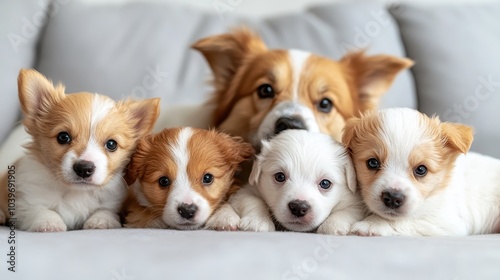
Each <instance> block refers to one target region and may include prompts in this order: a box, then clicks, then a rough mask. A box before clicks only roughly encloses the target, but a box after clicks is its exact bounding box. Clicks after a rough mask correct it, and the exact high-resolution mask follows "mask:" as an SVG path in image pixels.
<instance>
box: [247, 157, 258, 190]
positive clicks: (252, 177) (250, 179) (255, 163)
mask: <svg viewBox="0 0 500 280" xmlns="http://www.w3.org/2000/svg"><path fill="white" fill-rule="evenodd" d="M260 162H261V159H260V156H256V157H255V159H254V161H253V165H252V171H251V172H250V176H249V177H248V183H250V185H252V186H255V185H257V183H258V182H259V177H260V171H261V168H260Z"/></svg>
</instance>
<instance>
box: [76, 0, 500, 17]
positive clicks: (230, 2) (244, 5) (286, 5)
mask: <svg viewBox="0 0 500 280" xmlns="http://www.w3.org/2000/svg"><path fill="white" fill-rule="evenodd" d="M80 1H82V2H87V3H89V4H92V5H102V4H109V3H113V4H122V3H127V2H133V1H143V0H80ZM145 1H149V2H170V3H181V4H182V5H189V6H193V7H197V8H200V9H204V10H208V11H214V12H215V11H216V9H228V10H230V11H231V12H234V13H235V14H240V15H249V16H269V15H274V14H283V13H290V12H295V11H301V10H303V9H304V8H305V7H308V6H312V5H315V4H320V3H335V2H347V1H349V2H366V1H377V0H145ZM378 1H379V2H384V3H414V4H421V5H441V4H463V3H478V2H498V0H496V1H495V0H378Z"/></svg>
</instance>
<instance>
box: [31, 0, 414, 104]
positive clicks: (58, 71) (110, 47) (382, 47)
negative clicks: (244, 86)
mask: <svg viewBox="0 0 500 280" xmlns="http://www.w3.org/2000/svg"><path fill="white" fill-rule="evenodd" d="M373 11H377V12H379V13H382V14H383V16H384V27H383V28H381V30H380V32H379V33H377V34H376V35H377V36H374V38H372V39H371V40H370V44H369V45H366V46H365V45H362V46H357V45H356V44H355V43H353V42H352V40H354V39H355V38H356V32H357V31H356V30H351V28H352V26H360V28H365V26H366V25H367V24H369V22H370V21H376V19H374V18H373V17H370V15H371V13H372V12H373ZM242 23H246V24H249V25H250V26H252V27H254V28H256V29H257V30H258V31H259V32H260V33H262V35H263V37H264V39H265V41H267V42H268V43H269V45H270V46H271V47H287V48H290V47H294V48H302V49H306V50H311V51H316V52H319V53H320V54H323V55H326V56H329V57H332V58H340V56H341V55H342V54H343V52H344V49H342V48H339V47H338V44H340V43H344V45H349V44H350V45H352V46H354V47H367V46H369V47H371V48H370V52H372V53H392V54H396V55H404V53H403V48H402V43H401V41H400V40H399V35H398V31H397V26H396V24H395V23H394V22H392V20H391V19H390V17H389V16H388V14H387V12H385V10H384V6H383V5H375V4H371V5H367V6H363V5H338V6H337V5H331V6H326V7H322V8H316V9H311V10H309V11H308V12H305V13H304V14H294V15H290V16H285V17H278V18H270V19H265V20H257V19H245V18H236V17H234V15H232V14H230V13H225V14H223V15H222V17H219V16H218V15H217V13H207V12H202V11H198V10H194V9H190V8H184V7H182V6H177V5H171V4H165V3H130V4H126V5H123V6H121V5H120V6H116V5H99V6H86V5H83V4H81V3H71V4H68V5H67V6H65V7H64V9H62V11H61V12H60V13H59V14H58V15H57V16H56V17H54V18H52V19H51V20H50V22H49V23H48V25H47V29H46V33H45V36H44V38H43V41H42V44H41V48H40V50H41V53H40V60H39V64H38V69H39V70H40V71H41V72H43V73H44V74H46V75H47V76H49V77H50V78H52V79H54V80H60V81H63V82H64V83H65V84H66V87H67V90H68V92H73V91H82V90H85V91H94V92H99V93H104V94H107V95H110V96H111V97H113V98H115V99H118V98H122V97H126V96H134V97H153V96H155V97H162V103H163V104H164V105H166V104H168V105H172V104H179V103H183V104H186V103H191V104H192V103H201V102H203V101H205V100H207V98H208V97H209V95H208V94H207V93H208V92H210V90H211V88H210V86H209V85H208V83H207V81H208V80H209V74H210V72H209V69H208V66H207V64H206V63H205V61H204V60H203V58H202V56H201V55H200V54H199V53H197V52H195V51H193V50H190V48H189V46H190V45H191V44H192V43H193V42H195V41H196V40H198V39H200V38H203V37H205V36H208V35H212V34H216V33H222V32H227V31H228V30H229V29H230V28H231V27H233V26H236V25H240V24H242ZM345 29H348V30H345ZM365 36H366V35H365ZM409 75H410V74H409V72H407V73H405V74H404V75H403V76H401V79H398V81H397V82H396V84H397V85H396V86H395V87H394V88H393V89H391V93H390V96H389V98H388V99H387V100H386V101H387V102H385V103H384V104H385V105H396V104H397V105H405V106H414V102H413V100H414V98H413V96H412V94H413V86H412V82H411V79H410V76H409Z"/></svg>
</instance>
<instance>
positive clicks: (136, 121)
mask: <svg viewBox="0 0 500 280" xmlns="http://www.w3.org/2000/svg"><path fill="white" fill-rule="evenodd" d="M118 106H119V107H121V108H123V109H124V110H125V112H126V113H127V114H128V119H129V121H130V123H131V124H132V126H133V129H134V131H135V135H136V137H137V138H141V137H143V136H145V135H147V134H149V133H150V132H151V130H153V126H154V124H155V122H156V119H158V116H159V114H160V98H151V99H145V100H137V101H134V100H126V101H122V102H120V103H119V104H118Z"/></svg>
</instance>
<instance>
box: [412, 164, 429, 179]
mask: <svg viewBox="0 0 500 280" xmlns="http://www.w3.org/2000/svg"><path fill="white" fill-rule="evenodd" d="M413 173H414V174H415V176H417V177H424V176H425V175H427V167H426V166H425V165H419V166H417V168H415V170H413Z"/></svg>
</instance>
